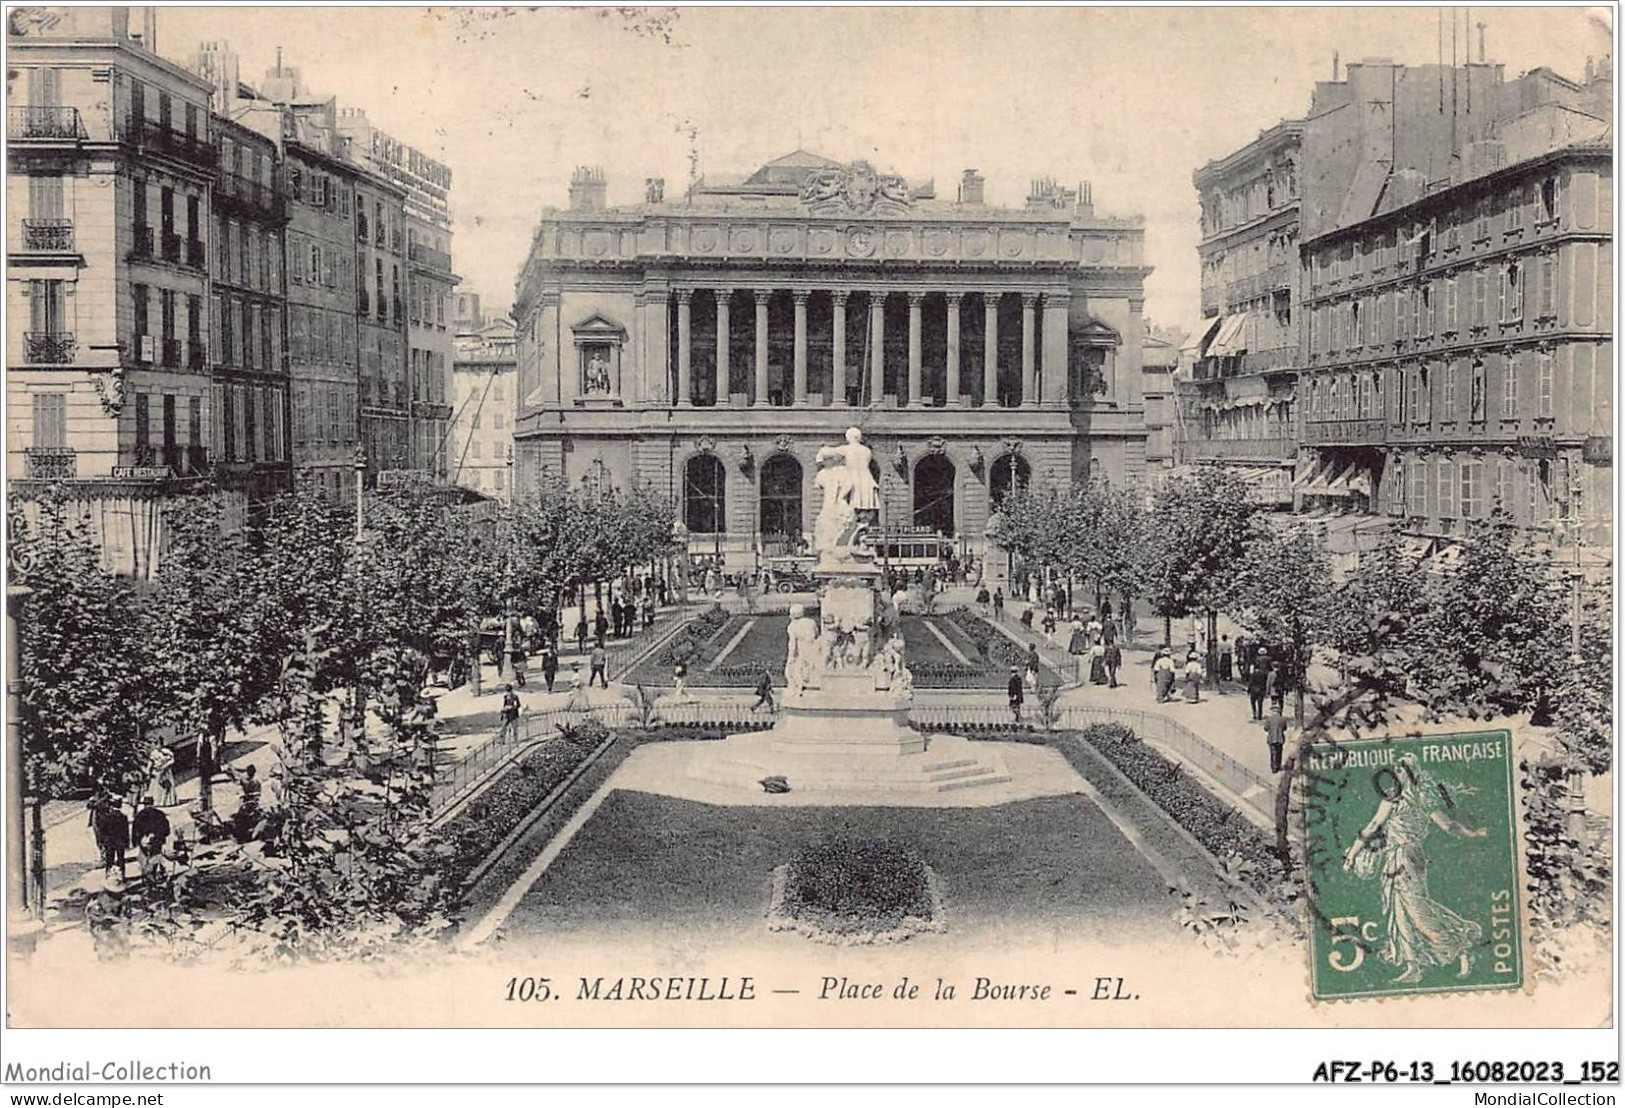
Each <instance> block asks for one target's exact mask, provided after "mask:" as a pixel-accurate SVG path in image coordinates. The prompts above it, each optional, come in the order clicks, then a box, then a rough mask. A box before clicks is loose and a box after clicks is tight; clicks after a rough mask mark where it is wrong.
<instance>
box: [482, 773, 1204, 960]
mask: <svg viewBox="0 0 1625 1108" xmlns="http://www.w3.org/2000/svg"><path fill="white" fill-rule="evenodd" d="M834 836H845V837H852V838H859V839H876V840H883V841H888V842H893V843H897V844H900V845H906V846H909V847H911V848H912V849H913V850H915V851H917V852H918V853H919V854H920V855H921V856H922V857H923V858H924V859H925V861H926V863H927V864H928V865H930V866H931V868H932V869H933V870H935V871H936V873H937V876H938V877H939V878H940V879H941V881H942V883H943V887H944V897H945V902H946V905H947V912H948V926H949V931H948V934H949V935H950V936H953V935H958V936H965V935H967V934H979V935H981V936H982V937H984V938H987V939H990V940H993V941H997V940H998V938H999V937H1000V936H1002V935H1004V934H1006V933H1007V930H1008V929H1009V928H1010V927H1012V926H1017V927H1025V926H1067V927H1072V926H1076V927H1087V928H1089V929H1091V932H1092V933H1097V934H1099V933H1104V934H1110V935H1115V936H1120V937H1121V936H1134V937H1137V938H1141V939H1143V938H1145V937H1146V931H1147V928H1158V927H1171V926H1172V924H1171V922H1170V916H1171V912H1172V910H1173V904H1172V901H1171V900H1170V898H1169V896H1168V894H1167V892H1166V891H1165V889H1164V887H1163V881H1162V879H1161V878H1160V877H1159V876H1158V875H1157V873H1156V871H1155V870H1153V869H1152V868H1151V867H1150V866H1149V865H1148V864H1147V863H1146V862H1145V860H1144V859H1143V858H1141V857H1140V855H1139V854H1137V853H1136V852H1135V849H1134V847H1133V846H1131V845H1130V844H1129V843H1128V842H1127V841H1126V840H1125V839H1124V838H1123V836H1122V835H1121V834H1120V833H1119V832H1118V831H1117V829H1116V827H1115V826H1113V824H1112V823H1111V822H1110V821H1109V820H1108V819H1107V818H1106V817H1105V816H1104V815H1102V814H1101V812H1100V811H1099V810H1098V809H1097V808H1096V807H1095V806H1094V804H1093V803H1091V802H1090V801H1089V800H1087V799H1085V798H1084V797H1082V796H1065V797H1049V798H1045V799H1041V800H1031V801H1022V802H1018V803H1012V804H1002V805H996V806H993V807H988V808H880V807H843V808H837V807H830V808H825V807H782V808H774V807H719V806H715V805H710V804H702V803H699V802H696V801H689V800H677V799H673V798H670V797H663V796H654V795H651V794H648V793H639V792H628V791H625V790H617V791H615V792H613V793H611V794H610V796H609V797H608V798H607V799H606V800H605V801H604V803H603V805H602V806H601V807H600V808H599V809H598V810H597V811H596V812H595V813H594V814H593V816H592V818H591V819H590V820H588V822H587V823H586V825H585V826H584V827H583V828H582V829H581V831H580V832H579V833H578V834H577V835H576V836H575V838H574V839H573V840H571V842H570V844H569V845H568V846H567V847H566V848H565V849H564V851H563V853H561V854H560V855H559V857H558V858H557V859H556V860H555V861H554V862H553V864H552V865H551V866H550V867H549V868H548V869H547V871H546V872H545V873H544V874H543V875H542V877H541V879H540V880H539V881H537V883H536V884H535V885H534V886H533V887H532V888H531V889H530V891H529V892H528V893H527V894H526V895H525V897H524V899H523V900H522V901H521V902H520V903H519V905H518V907H517V908H516V909H515V911H514V913H513V915H512V916H511V917H510V919H509V920H508V922H507V924H506V925H505V927H504V932H505V933H506V934H507V935H508V936H510V937H512V938H520V937H523V936H532V935H547V936H549V937H559V938H565V937H576V938H581V937H588V936H597V937H601V938H603V939H608V938H610V937H611V935H612V933H615V932H624V933H625V934H627V935H628V936H630V935H631V934H634V933H637V934H645V933H647V932H648V931H650V930H651V929H654V928H659V929H661V930H663V931H664V932H665V933H667V934H671V933H673V932H672V930H671V929H674V928H680V929H682V933H684V934H685V935H693V934H695V933H696V932H709V933H713V934H714V935H716V936H717V937H718V938H721V939H723V940H724V941H727V940H730V939H734V940H737V939H741V938H751V937H759V935H761V934H765V933H766V931H765V923H764V917H765V912H766V909H767V895H768V892H767V890H768V881H769V876H770V874H771V873H772V870H773V868H774V867H775V866H778V865H782V864H784V863H785V862H787V861H789V860H790V858H792V857H793V856H794V855H795V854H796V853H797V851H799V850H802V849H803V848H805V847H808V846H810V845H813V844H815V843H818V842H820V841H823V840H825V839H826V838H829V837H834ZM911 941H915V942H926V941H935V940H932V939H915V940H911Z"/></svg>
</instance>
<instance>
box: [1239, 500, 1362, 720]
mask: <svg viewBox="0 0 1625 1108" xmlns="http://www.w3.org/2000/svg"><path fill="white" fill-rule="evenodd" d="M1232 587H1233V589H1234V599H1235V603H1236V604H1237V605H1238V606H1239V610H1238V612H1237V617H1236V618H1237V621H1238V622H1239V623H1240V624H1241V625H1242V626H1243V627H1244V628H1246V630H1247V632H1248V633H1249V634H1252V635H1257V636H1260V637H1261V638H1263V639H1264V640H1266V641H1268V642H1270V643H1272V644H1278V645H1279V646H1281V647H1284V648H1285V651H1286V678H1287V680H1288V681H1290V682H1291V683H1292V687H1293V688H1294V689H1295V690H1296V691H1297V712H1296V715H1297V722H1298V727H1299V728H1300V729H1301V728H1302V727H1303V725H1304V686H1305V684H1306V683H1307V682H1306V678H1307V675H1308V669H1309V663H1310V661H1311V660H1312V659H1313V657H1314V651H1315V648H1316V647H1318V646H1322V645H1324V644H1325V643H1326V642H1327V641H1328V639H1329V638H1330V637H1331V628H1332V625H1333V620H1334V616H1333V611H1334V609H1335V606H1336V604H1337V598H1336V596H1335V594H1334V592H1333V589H1332V572H1331V564H1330V562H1329V560H1328V558H1327V556H1326V542H1325V538H1324V536H1323V535H1322V534H1321V533H1319V531H1318V529H1315V528H1310V527H1294V528H1292V529H1291V530H1290V531H1287V532H1285V533H1283V532H1280V531H1277V530H1275V529H1273V528H1270V527H1259V528H1258V532H1257V534H1256V535H1255V536H1254V538H1253V541H1252V542H1251V543H1249V544H1248V546H1247V556H1246V558H1244V559H1243V560H1242V562H1241V564H1240V565H1239V566H1238V567H1237V570H1236V573H1235V576H1234V579H1233V582H1232Z"/></svg>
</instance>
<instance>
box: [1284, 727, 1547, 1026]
mask: <svg viewBox="0 0 1625 1108" xmlns="http://www.w3.org/2000/svg"><path fill="white" fill-rule="evenodd" d="M1299 768H1300V772H1301V773H1302V774H1303V795H1304V805H1303V831H1304V856H1305V859H1306V864H1307V870H1308V879H1309V886H1310V888H1309V901H1310V906H1311V914H1312V919H1311V921H1310V958H1311V963H1310V964H1311V981H1312V991H1313V994H1314V997H1315V999H1317V1000H1337V999H1345V998H1352V997H1372V996H1397V995H1405V994H1411V993H1435V992H1457V991H1468V990H1481V989H1516V988H1519V987H1521V986H1522V985H1523V981H1524V950H1523V946H1524V943H1523V920H1522V915H1521V913H1520V907H1519V905H1520V897H1519V889H1520V884H1519V877H1518V875H1519V873H1520V867H1519V865H1518V854H1517V850H1518V846H1517V820H1516V818H1515V815H1514V804H1515V793H1514V791H1513V784H1512V736H1511V734H1510V733H1509V732H1507V731H1481V732H1470V733H1463V734H1454V735H1426V736H1409V737H1403V738H1395V737H1387V738H1378V739H1365V740H1357V741H1351V742H1342V741H1340V742H1336V743H1332V742H1325V743H1317V744H1314V745H1312V746H1310V747H1308V748H1307V749H1306V751H1305V752H1304V756H1303V758H1302V759H1301V760H1300V763H1299Z"/></svg>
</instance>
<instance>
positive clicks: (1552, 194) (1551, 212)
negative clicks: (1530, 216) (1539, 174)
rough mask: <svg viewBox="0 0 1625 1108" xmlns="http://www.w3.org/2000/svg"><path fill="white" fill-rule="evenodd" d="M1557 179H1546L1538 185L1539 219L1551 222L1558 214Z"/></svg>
mask: <svg viewBox="0 0 1625 1108" xmlns="http://www.w3.org/2000/svg"><path fill="white" fill-rule="evenodd" d="M1557 204H1558V196H1557V178H1556V177H1548V178H1546V179H1545V180H1544V181H1542V182H1541V183H1540V218H1541V219H1542V220H1553V219H1556V218H1557V213H1558V207H1557Z"/></svg>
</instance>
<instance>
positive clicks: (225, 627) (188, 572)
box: [151, 496, 282, 811]
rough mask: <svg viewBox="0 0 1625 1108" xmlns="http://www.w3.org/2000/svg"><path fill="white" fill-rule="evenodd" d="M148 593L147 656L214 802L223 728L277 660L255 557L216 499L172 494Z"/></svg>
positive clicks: (246, 708) (248, 712)
mask: <svg viewBox="0 0 1625 1108" xmlns="http://www.w3.org/2000/svg"><path fill="white" fill-rule="evenodd" d="M165 525H166V532H165V537H166V540H167V545H166V547H165V550H164V557H163V561H162V562H161V564H160V566H159V569H158V589H157V592H156V594H155V595H154V596H153V597H152V598H151V612H152V615H151V623H152V627H153V631H154V633H153V634H152V636H151V646H152V658H153V662H154V664H155V665H156V667H157V669H158V671H159V673H160V674H161V678H160V680H161V683H162V685H163V686H164V688H165V689H166V691H167V693H168V697H169V703H170V707H171V710H172V713H173V717H172V718H173V719H174V720H175V722H176V724H177V725H178V726H180V727H184V728H188V729H190V731H191V734H192V735H193V737H194V739H195V741H196V743H197V752H198V759H197V761H198V786H199V794H198V800H199V803H200V804H201V805H202V807H203V809H204V811H208V810H210V808H211V807H212V803H213V794H212V790H211V787H210V786H211V779H212V777H213V768H214V765H215V759H216V758H218V757H219V754H220V748H221V746H222V745H223V743H224V742H225V737H226V731H227V730H228V729H229V728H235V727H241V726H242V725H243V724H244V723H245V722H247V721H248V720H249V719H250V718H251V717H252V715H253V713H254V711H255V708H256V706H257V705H258V703H259V700H260V698H261V697H263V696H264V695H265V694H266V693H267V692H268V691H269V690H270V688H271V686H272V685H273V684H274V682H275V680H276V675H277V673H278V671H279V669H280V667H281V662H282V659H281V655H280V654H279V653H278V651H277V646H278V640H277V637H276V635H275V634H274V632H273V630H272V628H273V626H274V623H273V622H272V617H271V615H270V608H271V606H272V604H273V603H274V601H273V599H272V598H271V597H270V596H268V595H267V592H266V588H265V580H264V578H263V576H262V575H261V572H260V569H261V567H260V565H259V562H258V559H257V558H256V556H255V554H254V551H253V550H252V549H251V547H250V543H249V536H248V534H247V532H246V531H244V530H243V529H242V528H238V527H228V526H226V521H225V519H224V513H223V508H222V505H221V502H220V500H219V498H218V497H214V496H194V497H187V498H184V499H180V500H176V501H174V502H173V503H172V504H171V505H170V507H169V509H168V511H167V513H166V517H165Z"/></svg>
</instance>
